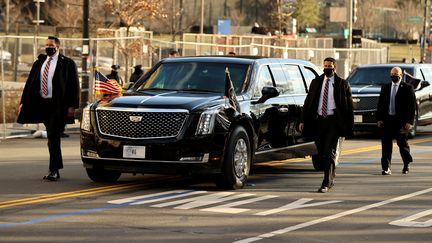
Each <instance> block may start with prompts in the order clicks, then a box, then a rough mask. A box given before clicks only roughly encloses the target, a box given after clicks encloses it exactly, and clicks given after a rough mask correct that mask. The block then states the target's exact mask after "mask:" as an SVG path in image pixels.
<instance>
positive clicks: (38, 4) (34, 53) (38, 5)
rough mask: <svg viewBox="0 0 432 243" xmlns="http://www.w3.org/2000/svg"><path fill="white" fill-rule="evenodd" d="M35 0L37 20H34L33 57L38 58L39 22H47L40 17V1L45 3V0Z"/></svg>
mask: <svg viewBox="0 0 432 243" xmlns="http://www.w3.org/2000/svg"><path fill="white" fill-rule="evenodd" d="M33 2H35V3H36V20H33V23H35V24H36V25H35V35H34V39H33V58H34V60H36V57H37V51H38V50H37V48H38V39H37V37H39V24H43V23H45V21H44V20H41V19H40V3H44V2H45V0H33Z"/></svg>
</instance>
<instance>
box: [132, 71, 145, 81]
mask: <svg viewBox="0 0 432 243" xmlns="http://www.w3.org/2000/svg"><path fill="white" fill-rule="evenodd" d="M143 74H144V71H143V70H138V71H136V70H135V71H134V72H133V73H132V75H131V77H130V79H129V82H131V83H135V82H136V81H137V80H138V79H139V78H140V77H141V76H142V75H143Z"/></svg>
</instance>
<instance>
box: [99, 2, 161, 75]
mask: <svg viewBox="0 0 432 243" xmlns="http://www.w3.org/2000/svg"><path fill="white" fill-rule="evenodd" d="M105 7H106V8H107V10H108V11H109V12H111V13H112V14H113V15H114V16H115V17H116V18H117V19H118V20H119V22H120V24H121V25H123V26H125V27H126V36H127V37H128V36H129V33H130V28H131V27H142V26H144V21H145V20H148V19H151V18H155V17H156V16H159V15H160V13H161V12H160V10H161V1H159V0H106V1H105ZM124 43H125V45H124V46H120V50H121V52H122V54H123V55H124V57H125V66H126V69H125V80H128V74H129V50H131V49H133V46H136V44H134V43H131V44H132V45H133V46H129V44H130V43H129V41H128V40H127V39H126V40H125V41H124Z"/></svg>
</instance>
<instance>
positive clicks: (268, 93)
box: [252, 86, 279, 104]
mask: <svg viewBox="0 0 432 243" xmlns="http://www.w3.org/2000/svg"><path fill="white" fill-rule="evenodd" d="M261 94H262V96H261V97H260V98H259V99H258V100H257V101H252V104H261V103H264V102H266V100H268V99H270V98H273V97H277V96H279V91H278V90H277V89H276V88H275V87H270V86H268V87H264V88H263V89H262V90H261Z"/></svg>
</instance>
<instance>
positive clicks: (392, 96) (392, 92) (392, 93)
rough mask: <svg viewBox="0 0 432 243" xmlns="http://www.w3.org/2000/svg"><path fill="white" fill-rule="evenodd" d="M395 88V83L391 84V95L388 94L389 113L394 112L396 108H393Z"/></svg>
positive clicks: (392, 113)
mask: <svg viewBox="0 0 432 243" xmlns="http://www.w3.org/2000/svg"><path fill="white" fill-rule="evenodd" d="M396 88H397V85H393V88H392V91H391V95H390V110H389V113H390V115H395V114H396V110H395V97H396V92H397V90H396Z"/></svg>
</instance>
